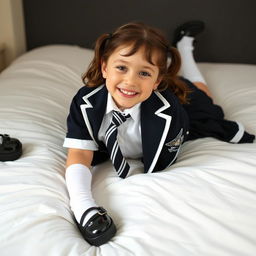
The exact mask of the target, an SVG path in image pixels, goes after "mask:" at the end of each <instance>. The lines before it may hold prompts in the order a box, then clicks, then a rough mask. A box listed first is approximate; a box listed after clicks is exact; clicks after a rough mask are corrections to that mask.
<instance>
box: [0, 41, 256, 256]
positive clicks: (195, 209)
mask: <svg viewBox="0 0 256 256" xmlns="http://www.w3.org/2000/svg"><path fill="white" fill-rule="evenodd" d="M92 54H93V52H92V50H90V49H86V48H82V47H78V46H71V45H48V46H43V47H38V48H35V49H33V50H31V51H29V52H27V53H26V54H24V55H23V56H21V57H20V58H18V59H17V60H16V61H14V62H13V63H12V65H10V66H9V67H8V68H7V69H5V70H4V71H3V72H2V73H1V74H0V133H2V134H10V135H11V136H12V137H15V138H18V139H19V140H20V141H21V142H22V144H23V154H22V156H21V157H20V158H19V159H18V160H16V161H8V162H0V216H1V217H0V233H1V235H0V255H1V256H12V255H20V256H27V255H36V256H40V255H47V256H57V255H61V256H78V255H90V256H114V255H118V256H142V255H145V256H151V255H152V256H169V255H176V256H177V255H179V256H181V255H196V256H198V255H205V256H206V255H207V256H212V255H218V256H222V255H225V256H226V255H232V256H252V255H255V252H256V231H255V230H256V143H255V142H254V143H253V144H239V145H237V144H229V143H225V142H222V141H218V140H216V139H213V138H204V139H199V140H196V141H188V142H186V143H185V144H184V145H183V148H182V150H181V153H180V156H179V158H178V161H177V162H176V163H175V164H174V165H173V166H171V167H169V168H168V169H166V170H164V171H162V172H159V173H152V174H143V173H142V168H143V166H142V164H141V163H140V162H139V161H135V160H134V161H130V165H131V168H132V173H131V175H130V176H129V177H128V178H126V179H121V178H119V177H118V176H117V175H116V173H115V171H114V170H113V167H112V164H111V162H110V161H108V162H105V163H103V164H101V165H99V166H97V167H96V168H94V169H93V183H92V187H93V195H94V197H95V199H96V201H97V203H98V204H99V205H102V206H104V207H105V208H106V209H107V210H108V212H109V214H110V216H111V217H112V218H113V220H114V222H115V223H116V226H117V234H116V236H115V237H114V238H113V239H112V240H111V241H110V242H109V243H107V244H104V245H102V246H100V247H94V246H90V245H89V244H88V243H87V242H86V241H84V240H83V238H82V236H81V235H80V233H79V231H78V229H77V227H76V225H75V222H74V219H73V216H72V212H71V210H70V208H69V197H68V193H67V189H66V184H65V179H64V171H65V159H66V149H65V148H63V147H62V145H63V139H64V137H65V134H66V117H67V114H68V111H69V104H70V102H71V99H72V97H73V95H74V94H75V92H76V91H77V90H78V88H80V87H81V86H82V85H83V84H82V82H81V74H82V73H83V72H84V70H85V69H86V67H87V66H88V64H89V62H90V60H91V58H92ZM199 67H200V69H201V71H202V73H203V74H204V76H205V78H206V80H207V81H208V84H209V87H210V90H211V91H212V93H213V96H214V99H215V103H217V104H219V105H221V106H222V107H223V109H224V110H225V114H226V118H228V119H232V120H237V121H239V122H241V123H243V124H244V126H245V127H246V130H247V131H248V132H250V133H252V134H256V118H255V113H256V101H255V99H256V85H255V81H256V65H252V64H251V65H249V64H223V63H222V64H221V63H199Z"/></svg>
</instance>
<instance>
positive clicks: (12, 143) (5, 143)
mask: <svg viewBox="0 0 256 256" xmlns="http://www.w3.org/2000/svg"><path fill="white" fill-rule="evenodd" d="M21 154H22V144H21V142H20V141H19V140H18V139H15V138H11V137H10V136H9V135H8V134H0V161H3V162H4V161H13V160H16V159H18V158H19V157H20V156H21Z"/></svg>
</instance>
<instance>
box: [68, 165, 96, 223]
mask: <svg viewBox="0 0 256 256" xmlns="http://www.w3.org/2000/svg"><path fill="white" fill-rule="evenodd" d="M65 177H66V184H67V189H68V192H69V197H70V206H71V209H72V211H73V212H74V215H75V218H76V220H77V222H78V223H80V220H81V217H82V214H83V213H84V212H85V211H86V210H87V209H88V208H90V207H94V206H96V207H98V206H97V205H96V203H95V201H94V199H93V198H92V192H91V181H92V174H91V171H90V169H89V168H88V167H86V166H85V165H82V164H72V165H70V166H69V167H68V168H67V169H66V175H65ZM95 213H97V210H92V211H90V212H89V213H88V214H87V215H86V217H85V219H84V222H83V226H84V224H85V223H86V222H87V221H88V220H89V218H90V217H91V216H93V215H94V214H95Z"/></svg>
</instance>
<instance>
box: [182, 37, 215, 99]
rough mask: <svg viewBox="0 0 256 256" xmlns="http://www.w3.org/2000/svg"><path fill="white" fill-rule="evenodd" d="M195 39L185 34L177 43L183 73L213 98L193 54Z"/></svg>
mask: <svg viewBox="0 0 256 256" xmlns="http://www.w3.org/2000/svg"><path fill="white" fill-rule="evenodd" d="M193 41H194V38H193V37H190V36H183V37H182V38H181V40H180V41H179V42H178V43H177V48H178V50H179V53H180V56H181V62H182V64H181V75H182V76H183V77H185V78H187V79H188V80H190V81H191V82H192V83H193V84H194V85H195V86H196V87H197V88H199V89H200V90H202V91H204V92H205V93H206V94H207V95H208V96H209V97H211V98H212V96H211V93H210V90H209V88H208V87H207V85H206V81H205V79H204V77H203V75H202V73H201V72H200V70H199V69H198V66H197V64H196V62H195V59H194V55H193V50H194V46H193Z"/></svg>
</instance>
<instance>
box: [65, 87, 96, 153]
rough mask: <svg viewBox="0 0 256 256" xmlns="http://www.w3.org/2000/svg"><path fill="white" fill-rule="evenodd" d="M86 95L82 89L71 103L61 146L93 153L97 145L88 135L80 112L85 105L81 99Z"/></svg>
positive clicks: (83, 88)
mask: <svg viewBox="0 0 256 256" xmlns="http://www.w3.org/2000/svg"><path fill="white" fill-rule="evenodd" d="M86 93H88V92H87V88H85V87H82V88H81V89H80V90H79V91H78V92H77V94H76V95H75V96H74V98H73V100H72V102H71V105H70V111H69V115H68V117H67V134H66V138H65V140H64V144H63V146H64V147H67V148H78V149H87V150H93V151H95V150H97V149H98V145H97V144H96V143H95V142H94V140H93V138H92V137H91V135H90V133H89V130H88V128H87V126H86V122H85V117H84V115H83V110H82V107H83V105H85V102H84V100H83V97H84V95H85V94H86Z"/></svg>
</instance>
